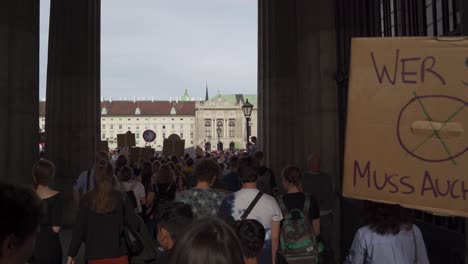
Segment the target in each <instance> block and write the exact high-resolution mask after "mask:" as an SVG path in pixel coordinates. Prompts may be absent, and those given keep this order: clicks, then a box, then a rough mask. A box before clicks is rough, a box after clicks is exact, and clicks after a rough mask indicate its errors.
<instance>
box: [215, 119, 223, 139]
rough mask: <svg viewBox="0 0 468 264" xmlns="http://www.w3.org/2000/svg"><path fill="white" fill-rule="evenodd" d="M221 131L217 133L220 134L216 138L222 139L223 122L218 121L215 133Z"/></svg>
mask: <svg viewBox="0 0 468 264" xmlns="http://www.w3.org/2000/svg"><path fill="white" fill-rule="evenodd" d="M219 129H221V130H220V131H219V132H221V133H220V134H219V135H218V137H224V121H223V120H218V121H216V133H218V130H219Z"/></svg>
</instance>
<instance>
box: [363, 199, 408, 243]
mask: <svg viewBox="0 0 468 264" xmlns="http://www.w3.org/2000/svg"><path fill="white" fill-rule="evenodd" d="M362 217H363V220H364V223H365V224H366V225H368V226H369V227H370V229H372V230H373V231H374V232H376V233H378V234H380V235H386V234H393V235H396V234H398V233H399V232H400V231H401V229H406V230H410V229H411V228H412V224H411V222H410V221H409V218H408V216H407V214H406V212H405V210H404V209H403V208H402V207H401V206H400V205H398V204H384V203H376V202H371V201H365V202H364V207H363V211H362Z"/></svg>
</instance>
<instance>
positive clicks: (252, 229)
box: [234, 219, 265, 264]
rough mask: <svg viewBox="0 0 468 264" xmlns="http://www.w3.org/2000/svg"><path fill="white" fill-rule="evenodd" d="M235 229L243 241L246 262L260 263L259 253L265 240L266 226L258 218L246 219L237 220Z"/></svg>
mask: <svg viewBox="0 0 468 264" xmlns="http://www.w3.org/2000/svg"><path fill="white" fill-rule="evenodd" d="M234 231H235V232H236V234H237V237H239V240H240V243H241V247H242V254H243V255H244V264H258V255H260V253H261V252H262V249H263V243H264V242H265V228H263V226H262V224H261V223H260V222H258V221H257V220H253V219H246V220H241V221H236V222H235V223H234Z"/></svg>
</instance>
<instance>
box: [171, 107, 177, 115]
mask: <svg viewBox="0 0 468 264" xmlns="http://www.w3.org/2000/svg"><path fill="white" fill-rule="evenodd" d="M176 114H177V111H176V109H175V107H174V106H173V107H172V109H171V115H176Z"/></svg>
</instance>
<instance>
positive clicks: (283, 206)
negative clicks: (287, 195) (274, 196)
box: [278, 195, 289, 217]
mask: <svg viewBox="0 0 468 264" xmlns="http://www.w3.org/2000/svg"><path fill="white" fill-rule="evenodd" d="M278 205H279V207H280V209H281V213H282V214H283V217H286V215H288V213H289V210H288V207H286V204H285V203H284V196H283V195H281V196H280V197H279V199H278Z"/></svg>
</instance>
